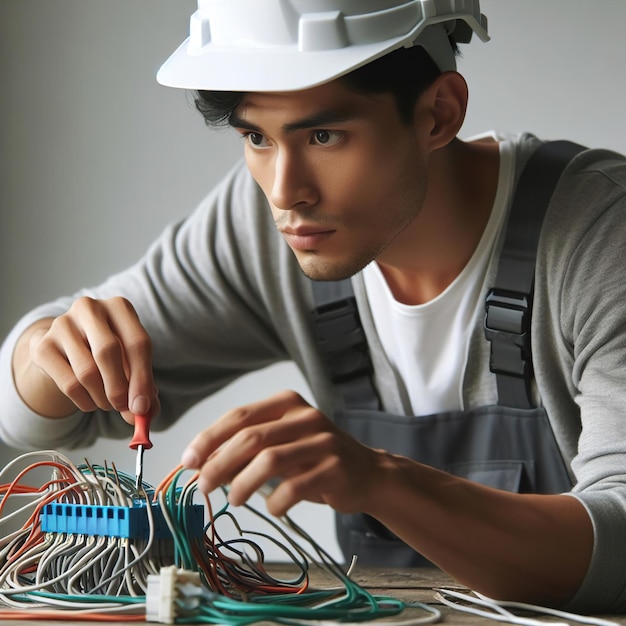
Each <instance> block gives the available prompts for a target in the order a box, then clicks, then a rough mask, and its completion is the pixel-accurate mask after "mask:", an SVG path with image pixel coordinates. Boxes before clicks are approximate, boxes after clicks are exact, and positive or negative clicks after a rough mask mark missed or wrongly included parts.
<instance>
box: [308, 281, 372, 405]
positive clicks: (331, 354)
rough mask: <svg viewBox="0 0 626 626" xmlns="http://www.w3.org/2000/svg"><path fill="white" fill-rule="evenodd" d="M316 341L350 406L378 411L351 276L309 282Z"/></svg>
mask: <svg viewBox="0 0 626 626" xmlns="http://www.w3.org/2000/svg"><path fill="white" fill-rule="evenodd" d="M312 285H313V297H314V299H315V305H316V308H315V310H314V311H313V319H314V322H315V330H316V336H317V342H318V345H319V347H320V348H321V350H322V353H323V355H324V358H325V361H326V366H327V367H328V368H329V371H330V375H331V380H332V381H333V383H335V384H336V385H337V386H338V387H339V388H340V389H341V394H342V397H343V399H344V401H345V403H346V406H347V407H349V408H362V409H372V410H377V409H379V408H380V400H379V397H378V393H377V392H376V389H375V387H374V381H373V379H372V371H373V367H372V362H371V359H370V355H369V347H368V345H367V339H366V337H365V332H364V331H363V326H362V324H361V318H360V316H359V310H358V308H357V305H356V299H355V297H354V290H353V289H352V283H351V282H350V279H349V278H347V279H345V280H340V281H336V282H330V281H312Z"/></svg>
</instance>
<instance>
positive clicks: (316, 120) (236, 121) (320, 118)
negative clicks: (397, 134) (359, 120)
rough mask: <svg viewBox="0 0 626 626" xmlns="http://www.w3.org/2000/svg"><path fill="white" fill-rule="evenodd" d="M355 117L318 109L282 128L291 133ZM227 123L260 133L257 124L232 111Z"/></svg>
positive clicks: (349, 114)
mask: <svg viewBox="0 0 626 626" xmlns="http://www.w3.org/2000/svg"><path fill="white" fill-rule="evenodd" d="M355 117H356V116H355V115H354V114H352V113H347V112H344V111H320V112H319V113H315V114H313V115H310V116H309V117H303V118H302V119H299V120H294V121H293V122H288V123H287V124H283V127H282V130H283V132H285V133H292V132H295V131H297V130H306V129H312V128H323V127H324V126H332V125H333V124H341V123H343V122H347V121H349V120H352V119H354V118H355ZM229 124H230V126H232V127H233V128H241V129H244V130H248V131H251V132H259V133H262V131H261V129H260V128H259V127H258V126H256V125H255V124H253V123H251V122H249V121H247V120H245V119H243V118H242V117H238V116H237V115H236V114H234V113H233V114H232V115H231V116H230V119H229Z"/></svg>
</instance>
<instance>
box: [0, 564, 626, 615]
mask: <svg viewBox="0 0 626 626" xmlns="http://www.w3.org/2000/svg"><path fill="white" fill-rule="evenodd" d="M271 569H272V572H273V573H276V575H278V576H280V574H281V573H284V575H285V576H288V575H289V572H290V571H293V570H292V569H290V568H288V567H284V566H273V567H272V568H271ZM351 578H352V579H353V580H354V581H355V582H357V583H358V584H360V585H361V586H362V587H364V588H366V589H367V590H368V591H371V592H373V593H379V594H381V595H388V596H393V597H395V598H398V599H400V600H403V601H405V602H407V603H410V602H423V603H425V604H428V605H431V606H434V607H436V608H437V609H438V610H439V611H441V614H442V620H441V622H442V623H444V624H454V625H458V626H487V625H489V626H497V624H499V623H500V622H496V621H494V620H491V619H487V618H483V617H478V616H474V615H470V614H467V613H463V612H460V611H457V610H454V609H451V608H449V607H447V606H445V605H443V604H442V603H441V602H440V601H438V600H437V598H436V597H435V591H434V589H436V588H440V587H443V588H446V589H452V590H455V591H461V592H467V591H468V590H467V588H465V587H463V586H462V585H459V584H458V583H455V582H454V581H453V580H452V579H451V578H450V577H449V576H448V575H446V574H444V573H443V572H441V571H440V570H438V569H435V568H416V569H386V570H380V569H372V568H358V567H357V568H356V570H355V571H354V572H353V574H352V576H351ZM311 582H312V584H313V585H317V586H331V585H333V586H334V585H336V580H333V579H332V578H331V577H330V576H328V575H327V574H324V573H323V572H320V571H319V570H317V569H316V568H313V569H312V571H311ZM424 614H425V613H424V611H423V610H421V609H419V608H411V607H409V608H407V609H406V610H405V611H404V612H403V613H402V614H401V615H399V616H397V617H396V618H395V619H397V620H405V619H410V618H413V617H418V616H421V615H424ZM533 617H537V616H535V615H533ZM602 617H603V618H604V619H611V620H612V621H614V622H616V623H617V624H621V625H623V626H626V616H618V617H614V616H602ZM538 619H541V620H542V621H545V623H546V624H550V623H551V622H554V621H555V620H554V619H553V618H549V617H543V616H542V617H539V618H538ZM61 623H62V622H59V621H47V620H33V621H29V620H26V621H25V620H19V621H18V620H3V624H7V625H9V626H29V625H30V626H42V625H43V626H59V624H61ZM65 623H71V624H73V625H76V626H93V624H95V623H97V622H82V621H72V622H65ZM137 623H138V622H116V624H121V625H124V624H127V625H130V624H137ZM368 623H371V624H374V625H375V624H376V623H377V622H376V621H374V622H364V625H366V624H368ZM570 623H571V624H573V625H574V624H575V622H570Z"/></svg>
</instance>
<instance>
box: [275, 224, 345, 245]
mask: <svg viewBox="0 0 626 626" xmlns="http://www.w3.org/2000/svg"><path fill="white" fill-rule="evenodd" d="M279 230H280V232H281V233H282V235H283V237H284V238H285V240H286V241H287V243H288V244H289V245H290V246H291V248H293V249H294V250H314V249H315V248H317V247H318V246H319V245H320V244H321V243H322V242H323V241H325V240H326V239H328V238H329V237H330V236H331V235H332V234H333V233H334V232H335V231H334V230H333V229H329V228H325V227H320V226H297V227H296V226H285V227H282V228H279Z"/></svg>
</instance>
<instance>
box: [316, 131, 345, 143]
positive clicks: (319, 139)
mask: <svg viewBox="0 0 626 626" xmlns="http://www.w3.org/2000/svg"><path fill="white" fill-rule="evenodd" d="M341 137H342V134H341V133H340V132H339V131H336V130H316V131H315V132H314V133H313V139H314V141H315V143H316V144H319V145H320V146H332V145H333V144H335V143H337V142H338V141H339V140H340V139H341Z"/></svg>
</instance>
